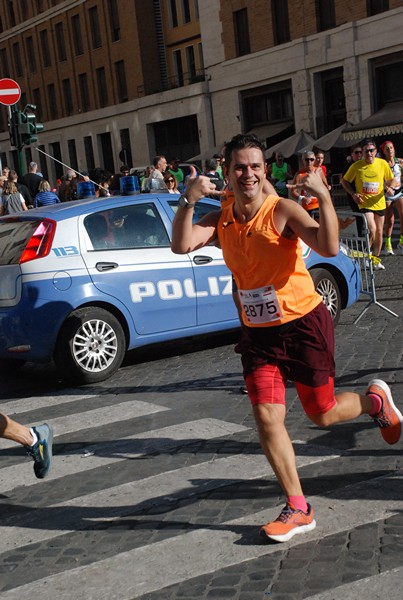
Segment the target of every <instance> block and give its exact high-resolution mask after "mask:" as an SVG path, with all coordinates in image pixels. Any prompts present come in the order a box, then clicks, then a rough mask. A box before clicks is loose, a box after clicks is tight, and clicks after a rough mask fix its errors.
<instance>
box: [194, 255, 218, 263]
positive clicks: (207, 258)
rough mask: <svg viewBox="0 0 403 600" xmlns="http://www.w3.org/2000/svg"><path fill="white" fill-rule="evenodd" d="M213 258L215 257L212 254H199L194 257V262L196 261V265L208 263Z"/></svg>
mask: <svg viewBox="0 0 403 600" xmlns="http://www.w3.org/2000/svg"><path fill="white" fill-rule="evenodd" d="M212 260H213V258H212V257H211V256H203V255H199V256H194V257H193V262H194V263H195V265H206V264H207V263H209V262H211V261H212Z"/></svg>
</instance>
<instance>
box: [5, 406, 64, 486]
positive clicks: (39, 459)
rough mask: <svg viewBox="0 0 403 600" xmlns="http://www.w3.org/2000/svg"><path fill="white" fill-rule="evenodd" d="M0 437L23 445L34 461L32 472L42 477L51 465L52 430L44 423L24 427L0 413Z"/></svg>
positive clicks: (39, 477)
mask: <svg viewBox="0 0 403 600" xmlns="http://www.w3.org/2000/svg"><path fill="white" fill-rule="evenodd" d="M0 437H1V438H4V439H6V440H12V441H13V442H16V443H17V444H21V445H22V446H25V449H26V451H27V453H28V454H29V456H31V458H32V459H33V461H34V473H35V475H36V477H37V478H38V479H43V478H44V477H46V475H47V474H48V473H49V471H50V468H51V466H52V441H53V430H52V427H51V426H50V425H47V423H44V424H43V425H37V426H36V427H26V426H25V425H21V424H20V423H17V421H13V419H10V417H8V416H7V415H4V414H3V413H0Z"/></svg>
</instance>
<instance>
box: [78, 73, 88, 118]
mask: <svg viewBox="0 0 403 600" xmlns="http://www.w3.org/2000/svg"><path fill="white" fill-rule="evenodd" d="M78 85H79V88H80V98H81V111H82V112H87V110H89V109H90V96H89V93H88V80H87V73H81V75H79V76H78Z"/></svg>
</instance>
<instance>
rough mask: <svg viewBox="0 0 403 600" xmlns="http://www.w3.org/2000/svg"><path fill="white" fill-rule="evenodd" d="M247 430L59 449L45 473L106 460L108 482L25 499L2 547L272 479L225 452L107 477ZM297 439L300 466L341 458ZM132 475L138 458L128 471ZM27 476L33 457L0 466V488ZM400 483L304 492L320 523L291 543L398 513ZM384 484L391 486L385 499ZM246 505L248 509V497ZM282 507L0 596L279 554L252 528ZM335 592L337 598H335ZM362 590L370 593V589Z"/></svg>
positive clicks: (164, 581) (150, 584)
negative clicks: (41, 499)
mask: <svg viewBox="0 0 403 600" xmlns="http://www.w3.org/2000/svg"><path fill="white" fill-rule="evenodd" d="M142 397H144V396H143V395H142ZM159 397H161V396H159ZM73 398H74V399H72V398H71V397H68V396H66V397H65V398H63V402H62V401H61V398H59V399H58V401H59V402H60V403H61V404H62V403H65V404H70V403H71V402H77V406H78V407H79V410H81V408H82V400H83V396H82V395H73ZM88 398H91V396H88ZM46 401H48V399H46V398H41V399H38V400H37V404H36V408H40V406H39V405H40V404H42V403H43V405H42V406H43V407H45V406H46V404H45V403H46ZM11 404H14V407H13V408H14V410H18V411H21V412H24V411H25V410H26V405H25V403H24V401H16V402H15V403H14V402H12V403H9V404H8V406H10V405H11ZM30 408H32V406H30ZM170 410H171V408H168V407H165V406H163V405H160V404H155V403H153V402H144V401H142V400H128V401H127V402H120V403H116V404H113V403H112V404H111V405H110V406H104V407H100V408H94V409H92V410H87V411H84V412H79V413H77V414H75V415H66V416H61V417H57V418H56V419H54V420H51V421H50V422H51V423H52V424H53V425H54V427H55V431H56V433H57V436H59V435H63V434H66V433H73V432H74V433H77V432H80V431H84V430H85V429H87V428H89V427H90V428H92V429H95V428H97V427H102V426H104V425H107V424H109V423H112V422H115V423H116V422H121V421H124V420H125V419H130V420H132V419H134V418H136V417H142V416H146V415H152V414H157V413H163V412H164V411H170ZM70 411H71V410H70ZM248 429H249V428H248V427H245V426H244V425H239V424H236V423H231V422H229V421H222V420H220V419H214V418H200V419H195V420H193V421H184V422H181V423H176V424H175V425H167V426H165V427H162V428H158V429H153V430H147V431H143V432H140V433H136V434H133V435H131V436H127V437H122V438H120V439H117V440H116V439H115V440H111V441H105V440H102V441H100V442H97V443H94V444H91V446H87V447H86V448H85V449H86V450H87V451H88V456H87V457H85V455H84V453H83V451H82V450H81V451H78V452H77V453H75V454H72V455H66V456H61V455H56V457H55V462H54V468H53V471H52V473H51V475H50V476H49V478H48V479H47V481H51V480H52V479H53V480H55V481H57V480H60V479H61V478H63V477H65V476H68V475H75V474H79V473H81V474H82V476H83V478H85V475H86V473H89V472H90V471H92V470H93V469H99V468H102V469H105V472H106V473H108V474H109V477H106V479H105V487H104V489H102V490H98V491H96V492H93V493H89V494H85V495H81V496H76V497H74V498H71V499H68V500H65V501H61V502H57V503H55V504H49V505H47V506H46V507H45V508H43V509H40V508H36V507H35V506H34V503H33V506H32V510H30V506H29V505H25V506H24V509H26V511H25V512H22V513H21V514H17V515H16V516H13V517H10V518H8V519H2V521H1V522H0V552H1V553H3V554H6V553H12V552H18V551H24V552H29V548H30V546H33V545H35V544H40V543H41V542H45V541H48V540H59V541H62V540H63V536H65V535H66V534H71V533H75V532H77V531H80V530H85V529H86V528H91V527H92V526H93V525H94V524H96V523H97V522H98V521H101V522H103V523H104V522H106V521H110V522H113V521H117V520H118V519H121V518H122V517H125V516H128V515H131V514H133V512H136V511H140V510H142V509H143V508H145V507H147V506H151V505H154V504H155V505H158V504H159V503H161V502H163V503H164V504H165V505H166V504H167V503H169V502H170V501H172V502H173V503H174V502H176V501H177V500H178V499H187V498H189V497H191V496H198V495H200V494H203V493H205V492H208V491H212V490H216V489H219V488H220V487H224V486H228V485H231V484H233V483H235V482H238V481H245V480H248V481H249V480H254V479H262V478H264V479H273V478H274V475H273V474H272V473H271V470H270V468H269V466H268V463H267V461H266V459H265V457H264V456H263V455H261V454H258V455H254V454H250V455H249V454H239V455H233V456H229V457H228V456H225V457H219V455H215V456H214V458H213V459H210V460H208V461H205V462H201V463H199V464H195V465H186V464H185V465H184V466H182V467H181V468H178V469H174V470H171V471H167V472H162V473H158V474H156V475H152V476H150V477H145V478H142V479H139V480H134V479H133V480H132V481H128V482H127V483H124V484H120V485H113V477H112V478H111V477H110V473H111V472H112V473H113V470H112V471H110V469H111V468H112V469H118V468H119V463H120V462H122V461H125V460H126V459H131V458H136V457H140V456H141V457H144V456H150V455H151V454H154V453H156V452H157V453H164V452H167V453H169V452H172V451H175V449H176V448H182V447H183V445H186V444H191V443H192V442H194V441H196V440H214V439H220V438H229V437H231V436H233V435H235V436H236V434H238V433H243V432H245V431H247V430H248ZM56 439H57V438H56ZM9 445H10V444H9ZM294 445H295V447H296V450H297V452H296V454H297V464H298V467H299V468H301V467H304V466H308V465H310V464H313V463H316V462H325V461H333V460H337V459H338V458H339V457H340V455H339V454H338V453H335V452H332V451H331V449H329V448H328V447H324V446H323V447H322V446H318V445H309V444H304V442H300V441H298V440H294ZM135 474H136V466H135V462H134V463H133V478H134V477H135ZM32 478H33V475H32V462H31V461H27V463H25V464H23V465H21V467H20V466H18V467H15V466H13V467H6V468H3V469H0V486H1V487H0V491H1V493H2V494H3V495H4V496H5V497H7V496H10V497H11V498H12V494H13V490H16V489H17V488H18V487H19V486H22V485H27V481H28V482H29V480H30V479H31V481H30V483H29V486H30V487H32V489H33V490H35V493H38V492H37V491H39V490H40V487H38V486H40V485H41V482H37V481H36V480H32ZM402 481H403V473H402V472H398V473H394V474H393V475H388V476H384V477H379V478H377V479H372V480H370V481H366V482H363V483H360V484H356V485H349V486H346V487H345V488H343V489H338V490H337V492H335V493H334V496H331V495H329V496H327V497H326V496H318V497H314V498H310V499H309V500H310V502H312V504H313V506H314V509H315V511H316V519H317V522H318V527H317V529H316V530H314V531H313V532H311V533H310V535H309V540H308V538H307V537H306V536H303V538H301V539H298V536H297V537H296V538H293V539H292V540H291V541H290V542H289V543H288V544H289V545H290V546H293V545H298V544H299V543H306V542H307V541H314V540H318V539H322V538H323V537H325V536H331V535H333V534H335V533H337V532H342V531H347V530H351V529H353V528H355V527H358V526H359V525H363V524H365V523H370V522H371V523H372V522H374V521H377V520H381V519H385V518H387V517H389V516H391V515H393V514H395V513H397V512H399V511H400V510H401V495H402V494H401V490H402ZM384 489H387V490H388V500H387V502H385V494H384ZM352 498H353V499H352ZM362 498H365V499H366V501H365V503H363V502H362ZM368 498H369V499H368ZM245 503H246V509H247V500H245ZM278 511H279V507H276V508H275V509H270V510H262V511H259V512H257V513H251V514H246V516H244V517H242V518H239V519H236V520H231V521H227V522H224V523H220V524H219V525H211V526H209V524H208V523H206V525H205V526H204V524H203V527H202V528H200V524H199V527H198V528H195V529H193V530H190V531H187V532H185V533H181V534H180V535H172V536H171V537H169V538H167V539H164V540H162V541H158V542H154V543H151V544H148V545H145V546H142V547H137V548H134V549H133V550H130V551H125V552H120V553H118V554H116V555H115V556H112V557H109V558H106V559H103V560H99V561H96V562H94V563H92V564H89V565H87V566H82V567H77V568H73V569H68V570H66V571H64V572H60V573H57V574H54V575H53V574H49V575H47V576H46V577H43V578H39V579H37V580H36V581H33V582H30V583H29V584H25V585H18V580H16V581H15V585H16V587H14V588H13V589H10V590H8V591H3V592H0V600H1V599H4V600H17V599H18V600H28V599H29V600H31V598H32V597H35V596H40V597H41V598H43V599H44V600H48V599H49V600H50V598H57V599H58V600H71V598H72V597H74V599H75V600H95V599H96V600H110V599H111V598H113V600H132V599H133V598H138V597H141V596H142V595H144V594H146V593H151V592H156V591H159V590H162V589H163V588H164V587H167V586H170V585H175V584H179V583H181V582H183V581H186V580H188V579H189V574H191V577H192V578H193V577H198V576H200V575H205V574H208V573H214V572H216V571H219V570H221V569H224V568H225V567H229V566H233V565H238V564H239V565H241V564H242V563H243V562H245V561H248V560H253V559H255V558H258V557H260V556H265V555H268V554H271V553H273V552H277V551H278V545H270V544H261V543H259V541H258V537H257V530H258V527H259V526H260V525H262V523H264V522H267V521H268V520H270V519H272V518H275V517H276V516H277V514H278ZM49 515H52V516H51V517H50V516H49ZM206 521H208V519H207V518H206ZM52 524H54V528H53V527H52V526H51V525H52ZM251 532H253V533H252V534H251ZM255 533H256V543H253V542H251V543H250V542H248V543H247V544H243V543H242V538H243V536H244V535H246V536H248V539H249V538H251V537H252V538H253V536H254V535H255ZM0 558H1V557H0ZM343 587H344V586H343ZM372 589H375V588H372ZM340 593H341V591H340ZM330 597H333V596H329V598H330ZM339 597H340V598H341V597H342V596H341V595H340V596H336V595H335V596H334V598H339ZM344 598H348V596H344ZM351 598H353V597H352V596H351ZM368 598H369V599H371V600H372V597H371V596H369V595H368ZM373 598H374V599H375V598H376V596H373ZM323 599H325V596H323ZM321 600H322V598H321Z"/></svg>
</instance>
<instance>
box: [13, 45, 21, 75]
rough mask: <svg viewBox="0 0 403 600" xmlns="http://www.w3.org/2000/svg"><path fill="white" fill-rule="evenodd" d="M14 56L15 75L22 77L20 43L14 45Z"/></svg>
mask: <svg viewBox="0 0 403 600" xmlns="http://www.w3.org/2000/svg"><path fill="white" fill-rule="evenodd" d="M13 54H14V63H15V74H16V75H17V77H21V76H22V63H21V52H20V45H19V43H18V42H16V43H15V44H13Z"/></svg>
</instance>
